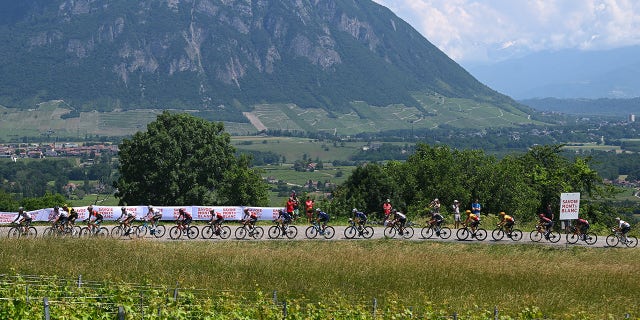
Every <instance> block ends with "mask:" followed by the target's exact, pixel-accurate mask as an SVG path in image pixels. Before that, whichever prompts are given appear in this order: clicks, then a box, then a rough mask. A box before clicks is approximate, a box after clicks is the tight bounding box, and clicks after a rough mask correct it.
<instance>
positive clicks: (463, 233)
mask: <svg viewBox="0 0 640 320" xmlns="http://www.w3.org/2000/svg"><path fill="white" fill-rule="evenodd" d="M456 237H458V240H467V238H468V237H469V230H467V228H462V229H458V231H457V232H456Z"/></svg>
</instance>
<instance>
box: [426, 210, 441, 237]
mask: <svg viewBox="0 0 640 320" xmlns="http://www.w3.org/2000/svg"><path fill="white" fill-rule="evenodd" d="M443 222H444V217H443V216H442V214H440V212H435V211H434V212H431V219H430V220H429V225H431V226H435V228H436V232H437V233H439V232H440V225H442V223H443ZM438 235H440V234H438Z"/></svg>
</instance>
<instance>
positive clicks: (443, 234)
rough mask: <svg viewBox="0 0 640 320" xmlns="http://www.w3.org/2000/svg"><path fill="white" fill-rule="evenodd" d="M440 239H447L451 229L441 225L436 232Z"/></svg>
mask: <svg viewBox="0 0 640 320" xmlns="http://www.w3.org/2000/svg"><path fill="white" fill-rule="evenodd" d="M438 233H439V236H440V238H441V239H449V237H451V229H449V228H448V227H441V228H440V231H438V232H436V235H438Z"/></svg>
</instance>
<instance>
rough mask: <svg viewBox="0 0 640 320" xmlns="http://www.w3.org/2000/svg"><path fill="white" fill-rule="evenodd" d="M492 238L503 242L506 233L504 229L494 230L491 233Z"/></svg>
mask: <svg viewBox="0 0 640 320" xmlns="http://www.w3.org/2000/svg"><path fill="white" fill-rule="evenodd" d="M491 238H493V240H495V241H500V240H502V238H504V231H502V228H495V229H493V231H491Z"/></svg>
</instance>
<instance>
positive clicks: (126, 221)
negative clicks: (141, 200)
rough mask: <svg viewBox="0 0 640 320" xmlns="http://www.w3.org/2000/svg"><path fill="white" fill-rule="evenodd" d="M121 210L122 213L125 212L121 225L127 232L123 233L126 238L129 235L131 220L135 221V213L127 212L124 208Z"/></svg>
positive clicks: (132, 211)
mask: <svg viewBox="0 0 640 320" xmlns="http://www.w3.org/2000/svg"><path fill="white" fill-rule="evenodd" d="M122 210H123V211H124V212H123V213H125V212H126V218H125V219H124V221H123V222H122V224H123V225H124V227H125V228H126V230H127V231H126V232H125V233H124V235H125V236H128V235H129V234H130V233H131V223H132V222H133V220H135V219H136V212H135V211H134V210H131V211H127V208H125V207H122Z"/></svg>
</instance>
